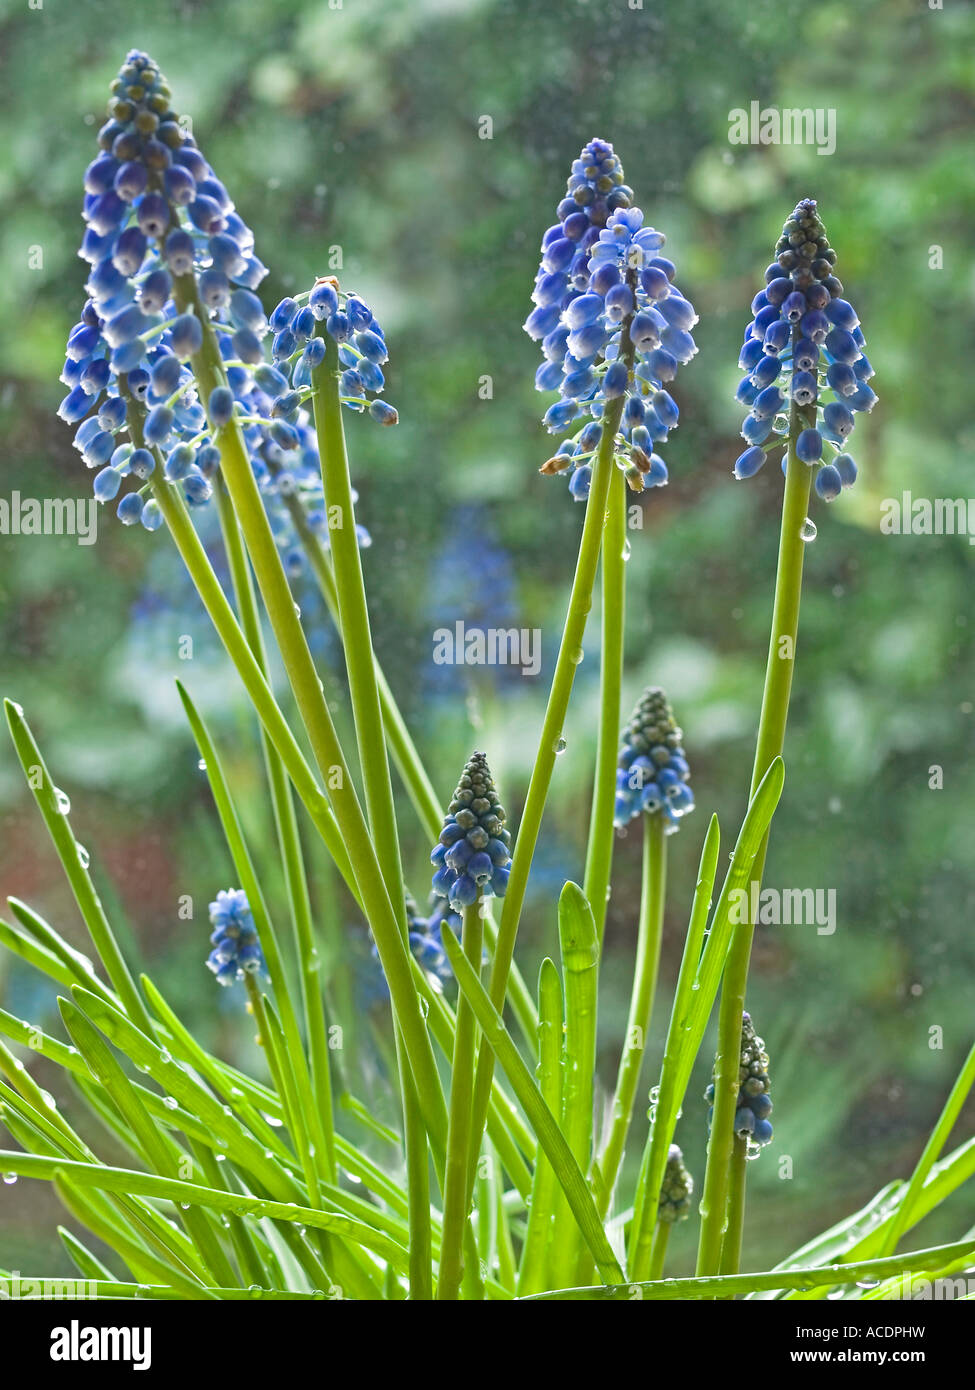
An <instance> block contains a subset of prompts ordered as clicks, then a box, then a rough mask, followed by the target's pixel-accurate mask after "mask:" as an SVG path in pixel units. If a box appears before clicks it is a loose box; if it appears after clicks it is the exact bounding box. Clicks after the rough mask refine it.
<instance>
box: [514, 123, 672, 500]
mask: <svg viewBox="0 0 975 1390" xmlns="http://www.w3.org/2000/svg"><path fill="white" fill-rule="evenodd" d="M557 216H558V219H559V220H558V221H557V222H556V223H555V224H554V225H553V226H551V227H549V229H548V231H546V233H545V235H544V237H543V238H542V248H541V249H542V261H541V265H540V267H539V271H538V275H537V276H536V279H535V289H534V293H533V295H532V299H533V301H534V303H535V308H534V309H533V310H532V312H531V313H530V314H529V316H528V319H527V320H526V322H525V332H526V333H527V334H528V335H529V337H531V338H533V339H535V340H536V341H540V342H541V346H542V353H543V356H544V359H545V360H544V362H543V363H542V365H541V367H539V369H538V371H537V373H536V375H535V386H536V389H537V390H539V391H558V392H559V395H560V398H561V399H560V400H558V401H557V402H556V403H555V404H554V405H552V406H550V407H549V409H548V411H547V412H546V414H545V417H544V424H545V425H546V426H547V428H548V430H549V432H550V433H552V434H563V433H564V432H565V431H566V430H568V429H569V428H570V427H571V426H576V429H575V432H574V433H573V435H572V436H571V438H569V439H567V440H565V441H564V443H563V444H561V445H560V447H559V449H558V451H557V452H556V454H555V455H554V456H553V457H552V458H550V459H549V460H548V461H547V462H546V463H545V464H543V465H542V469H541V471H542V472H543V473H549V474H551V473H561V472H565V471H569V491H570V492H571V493H572V496H573V497H574V498H575V499H576V501H577V502H581V501H584V500H585V499H586V498H587V497H588V495H589V486H590V482H591V477H592V461H593V456H594V454H595V452H596V450H597V448H598V447H599V443H600V440H601V438H602V433H603V421H604V420H605V418H606V413H607V412H606V408H607V405H608V403H609V402H610V401H615V402H622V405H621V406H617V409H618V410H619V411H620V414H619V423H618V427H617V428H616V430H615V433H614V439H613V450H614V458H615V462H616V465H617V466H618V467H619V468H620V469H622V471H623V473H624V474H625V476H626V480H627V483H628V484H629V486H630V487H631V489H633V491H635V492H641V491H642V490H643V488H644V487H661V486H663V484H665V483H666V482H667V466H666V464H665V463H664V461H663V459H662V458H661V457H660V455H659V454H658V453H657V452H656V448H657V445H663V444H665V443H666V440H667V436H668V434H669V432H670V431H671V430H672V429H674V428H676V425H677V421H678V414H679V412H678V409H677V405H676V403H675V402H674V400H673V398H672V397H671V395H670V394H669V392H668V391H667V389H666V383H669V382H672V381H673V380H674V378H675V377H676V375H677V371H678V369H679V367H680V366H681V365H682V364H683V363H685V362H689V361H690V360H691V358H692V357H693V356H694V354H695V353H696V352H697V347H696V346H695V343H694V339H693V338H692V337H691V335H690V329H691V328H693V326H694V324H695V323H697V314H696V313H695V312H694V308H693V306H692V305H691V304H690V302H689V301H688V300H687V299H685V298H684V296H683V295H682V294H681V293H680V291H679V290H678V289H677V287H676V285H675V284H674V283H673V282H674V276H675V274H676V268H675V266H674V264H673V262H672V261H670V260H668V259H667V258H666V257H665V256H662V255H660V251H661V248H662V247H663V245H664V241H665V237H664V235H663V233H662V232H658V231H656V230H655V229H654V228H653V227H649V226H644V220H643V213H642V211H641V210H640V209H639V208H638V207H634V206H633V190H632V189H631V188H628V187H627V185H626V184H625V183H624V182H623V170H622V166H621V165H620V161H619V159H618V157H617V156H616V154H615V152H614V150H613V147H612V145H610V144H608V143H607V142H606V141H605V140H591V141H590V142H589V144H588V145H586V147H585V148H584V149H583V151H582V153H581V155H580V156H579V158H578V159H577V160H575V161H574V163H573V165H572V173H571V175H570V177H569V181H568V191H567V193H566V196H565V198H564V199H563V200H562V202H561V203H560V204H559V206H558V212H557Z"/></svg>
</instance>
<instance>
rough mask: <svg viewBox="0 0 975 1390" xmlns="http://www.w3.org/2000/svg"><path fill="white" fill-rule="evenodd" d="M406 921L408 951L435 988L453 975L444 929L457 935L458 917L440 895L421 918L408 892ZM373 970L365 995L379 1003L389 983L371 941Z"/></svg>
mask: <svg viewBox="0 0 975 1390" xmlns="http://www.w3.org/2000/svg"><path fill="white" fill-rule="evenodd" d="M406 923H407V927H408V929H409V943H410V950H411V952H412V953H413V956H414V958H415V960H416V962H417V964H418V965H419V966H420V968H421V969H422V970H425V971H426V973H427V975H428V976H430V977H431V980H432V983H433V984H434V986H435V987H437V988H442V987H443V985H444V984H445V983H446V981H447V980H450V979H452V978H453V971H452V970H451V968H450V962H449V960H448V959H447V953H446V951H445V950H444V945H443V933H444V929H445V928H446V930H448V931H453V933H454V935H455V936H459V935H460V930H461V918H460V917H459V916H458V914H457V913H456V912H452V911H451V910H450V908H449V907H448V906H447V903H446V902H445V901H444V899H443V898H439V899H438V900H437V906H436V907H435V908H434V910H433V911H432V912H431V914H430V916H429V917H421V916H420V909H419V908H418V907H417V905H416V901H415V900H414V898H413V895H412V894H411V893H410V892H407V893H406ZM371 955H372V961H373V972H372V974H371V976H370V980H369V989H368V995H369V998H370V1000H371V1001H372V1002H376V1003H378V1002H380V1001H382V1002H383V1003H386V1002H388V1000H389V986H388V985H387V984H386V977H385V975H384V974H383V968H382V964H381V962H380V959H379V950H378V948H377V946H376V944H375V942H373V944H372V947H371Z"/></svg>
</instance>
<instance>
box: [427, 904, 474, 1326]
mask: <svg viewBox="0 0 975 1390" xmlns="http://www.w3.org/2000/svg"><path fill="white" fill-rule="evenodd" d="M462 945H463V948H464V955H465V957H466V958H467V960H468V961H469V962H470V966H471V970H472V971H473V972H474V974H475V976H476V978H478V979H480V974H481V952H482V950H483V945H484V928H483V924H482V921H481V899H480V895H478V901H477V902H475V903H473V904H472V906H470V907H466V908H465V909H464V926H463V940H462ZM476 1038H477V1024H476V1020H475V1017H474V1010H473V1008H472V1007H471V1004H470V1002H469V1001H468V999H467V997H466V995H464V994H461V995H460V997H459V999H458V1000H457V1024H456V1029H455V1032H454V1057H453V1065H452V1067H451V1079H450V1122H449V1126H448V1129H447V1165H446V1170H445V1171H446V1182H445V1186H444V1201H443V1238H442V1241H441V1246H440V1277H439V1279H438V1281H437V1298H438V1299H441V1300H446V1299H456V1298H458V1297H459V1294H460V1284H461V1279H462V1277H463V1268H464V1259H463V1250H464V1232H465V1229H466V1227H467V1214H468V1206H469V1188H468V1181H467V1177H468V1172H469V1170H470V1169H471V1167H476V1157H474V1161H473V1163H472V1161H471V1160H472V1154H471V1149H472V1147H473V1144H474V1142H475V1136H474V1134H473V1132H472V1129H471V1119H472V1106H471V1090H472V1084H473V1080H474V1061H475V1053H476Z"/></svg>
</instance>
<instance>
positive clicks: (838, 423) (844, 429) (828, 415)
mask: <svg viewBox="0 0 975 1390" xmlns="http://www.w3.org/2000/svg"><path fill="white" fill-rule="evenodd" d="M823 421H824V423H825V425H826V428H827V429H828V430H832V431H833V433H834V434H838V435H839V436H840V438H841V439H845V438H846V437H847V435H849V434H852V433H853V426H854V425H855V424H856V418H855V417H854V415H853V412H852V411H851V410H849V409H848V408H847V407H846V406H845V405H841V404H840V402H839V401H832V402H831V403H830V404H829V405H828V406H827V407H826V409H825V410H824V411H823Z"/></svg>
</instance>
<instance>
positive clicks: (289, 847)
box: [217, 483, 335, 1182]
mask: <svg viewBox="0 0 975 1390" xmlns="http://www.w3.org/2000/svg"><path fill="white" fill-rule="evenodd" d="M217 507H218V512H219V516H220V527H221V531H222V533H223V540H224V548H225V550H226V552H227V560H228V563H229V566H230V574H231V580H232V582H233V587H234V596H235V598H236V602H237V611H238V613H239V614H240V620H241V626H242V628H243V630H244V636H245V637H246V638H247V641H248V642H249V643H250V648H251V651H252V652H253V653H254V657H255V659H256V661H257V663H258V665H259V666H260V668H261V670H262V671H263V673H264V675H265V676H266V675H267V656H266V653H265V650H264V638H263V634H262V632H261V622H260V617H259V615H258V610H257V600H256V597H255V594H254V585H253V582H252V580H251V573H250V568H249V566H248V564H247V557H246V555H245V553H244V547H243V544H242V542H241V538H240V528H239V527H238V525H237V518H236V517H235V516H234V512H233V508H232V507H231V506H230V499H229V498H228V496H227V493H226V489H225V488H224V487H223V486H222V484H219V483H218V486H217ZM260 734H261V748H262V750H263V754H264V766H265V770H266V773H267V780H268V786H269V788H270V792H271V805H272V807H273V811H274V824H275V829H276V831H277V838H278V847H279V851H280V854H281V861H282V864H283V866H284V876H285V884H286V887H287V893H288V901H289V903H290V905H291V921H292V925H293V927H294V933H295V943H296V946H297V952H298V966H299V977H300V980H301V995H302V1005H303V1009H304V1015H305V1025H306V1028H307V1030H308V1051H309V1055H310V1062H311V1086H312V1091H313V1093H314V1097H315V1105H314V1106H312V1107H311V1111H312V1113H311V1115H310V1116H309V1123H310V1125H311V1126H312V1137H313V1139H314V1142H315V1155H316V1166H317V1167H318V1168H319V1170H320V1172H321V1175H322V1177H323V1178H325V1180H326V1181H328V1182H330V1181H331V1180H332V1179H333V1178H334V1175H335V1127H334V1117H333V1105H332V1081H331V1074H330V1071H329V1065H328V1034H327V1029H326V1023H325V1012H324V1009H323V1007H322V998H321V992H320V990H319V987H318V979H319V971H320V962H319V956H318V950H317V948H316V946H315V932H314V927H313V925H312V916H311V901H310V899H309V896H308V880H307V877H306V874H305V861H304V855H303V854H302V850H301V841H300V839H299V835H298V822H297V818H296V816H295V808H294V802H293V800H292V796H291V787H290V785H289V783H288V778H287V773H286V772H285V770H284V766H283V764H282V762H281V759H280V758H279V756H278V753H277V750H276V749H275V747H274V745H273V744H272V742H271V740H270V739H269V738H268V735H267V733H266V731H265V730H264V728H263V727H261V730H260ZM278 1005H279V1008H280V1009H281V1019H282V1023H283V1024H284V1028H285V1032H286V1034H287V1036H288V1042H289V1046H290V1047H291V1048H292V1049H295V1048H297V1049H298V1051H299V1052H300V1050H301V1048H300V1043H301V1034H300V1031H299V1029H298V1025H297V1019H296V1018H295V1015H294V1010H293V1009H292V1007H291V1000H290V998H289V997H288V995H287V990H286V988H285V979H284V977H283V975H282V977H281V979H280V980H279V987H278Z"/></svg>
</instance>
